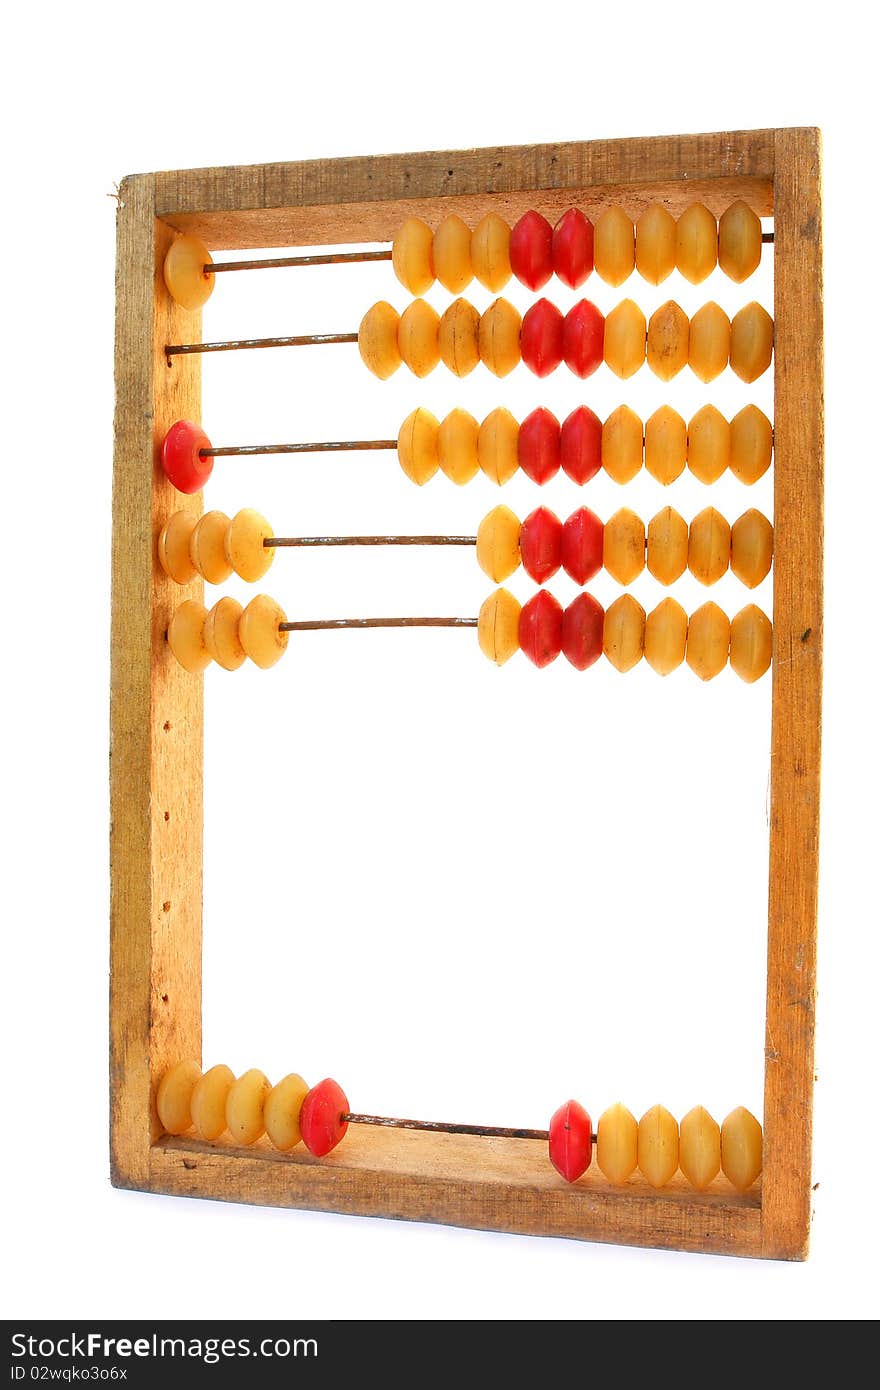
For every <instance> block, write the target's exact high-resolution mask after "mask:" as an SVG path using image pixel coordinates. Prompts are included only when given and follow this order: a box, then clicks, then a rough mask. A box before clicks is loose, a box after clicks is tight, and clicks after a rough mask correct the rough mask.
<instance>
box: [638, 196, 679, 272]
mask: <svg viewBox="0 0 880 1390" xmlns="http://www.w3.org/2000/svg"><path fill="white" fill-rule="evenodd" d="M636 268H637V269H638V272H639V274H640V275H641V277H642V279H643V280H647V282H648V284H649V285H660V284H662V283H663V281H664V280H666V279H667V278H668V276H670V275H671V274H672V272H673V270H674V269H675V218H674V217H673V216H672V213H671V212H669V211H668V209H666V208H664V207H662V206H661V205H660V204H659V203H653V204H652V206H651V207H649V208H646V209H645V211H644V212H643V213H642V215H641V217H640V218H639V220H638V222H637V223H636Z"/></svg>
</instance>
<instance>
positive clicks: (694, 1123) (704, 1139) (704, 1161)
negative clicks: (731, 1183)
mask: <svg viewBox="0 0 880 1390" xmlns="http://www.w3.org/2000/svg"><path fill="white" fill-rule="evenodd" d="M678 1162H679V1166H680V1167H681V1171H682V1172H683V1173H684V1175H685V1177H686V1178H687V1180H688V1182H689V1183H690V1185H691V1187H695V1188H696V1189H697V1191H698V1192H705V1190H706V1188H707V1187H708V1186H709V1185H710V1183H712V1182H714V1180H715V1179H716V1178H717V1176H718V1173H719V1170H720V1168H721V1130H720V1129H719V1128H718V1126H717V1124H716V1123H715V1121H714V1120H713V1119H712V1116H711V1115H710V1114H709V1112H708V1110H704V1109H703V1107H702V1105H695V1106H694V1108H693V1110H689V1111H688V1113H687V1114H686V1115H685V1117H684V1119H683V1120H682V1122H681V1130H680V1136H679V1146H678Z"/></svg>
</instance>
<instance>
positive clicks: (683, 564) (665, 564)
mask: <svg viewBox="0 0 880 1390" xmlns="http://www.w3.org/2000/svg"><path fill="white" fill-rule="evenodd" d="M647 542H648V570H649V572H650V573H651V574H652V575H653V576H654V578H655V579H656V580H657V582H658V584H674V583H675V581H676V579H680V578H681V576H682V575H683V574H684V572H685V570H686V569H687V557H688V528H687V522H686V521H685V519H684V517H683V516H679V514H678V512H677V511H674V510H673V508H672V507H664V508H663V510H662V511H659V512H658V513H657V515H656V516H654V517H652V518H651V520H650V522H649V523H648V537H647Z"/></svg>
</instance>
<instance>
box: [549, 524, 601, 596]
mask: <svg viewBox="0 0 880 1390" xmlns="http://www.w3.org/2000/svg"><path fill="white" fill-rule="evenodd" d="M604 538H605V527H604V525H603V524H602V522H601V521H600V520H599V518H598V517H597V515H596V513H595V512H591V511H590V509H589V507H578V509H577V511H576V512H572V514H571V516H570V517H569V518H568V521H567V522H566V523H565V525H564V526H563V528H562V543H561V550H560V561H561V563H562V567H563V569H564V570H565V573H566V574H567V575H570V576H571V578H572V579H573V580H574V582H575V584H581V585H583V584H586V583H587V581H588V580H589V579H592V578H593V575H594V574H598V573H599V571H600V569H601V568H602V542H603V540H604Z"/></svg>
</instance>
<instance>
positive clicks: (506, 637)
mask: <svg viewBox="0 0 880 1390" xmlns="http://www.w3.org/2000/svg"><path fill="white" fill-rule="evenodd" d="M521 611H522V610H521V608H520V605H519V604H518V603H517V601H516V599H515V598H514V597H513V594H511V593H508V591H507V589H496V590H495V592H494V594H490V595H489V597H488V598H487V599H486V601H485V602H484V603H483V605H482V607H481V608H480V615H479V618H478V619H477V641H478V642H479V644H480V651H481V652H482V653H483V655H484V656H487V657H488V658H489V660H490V661H494V662H495V665H496V666H503V665H504V663H505V661H509V660H510V658H511V657H512V656H513V654H514V652H518V651H519V615H520V613H521Z"/></svg>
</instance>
